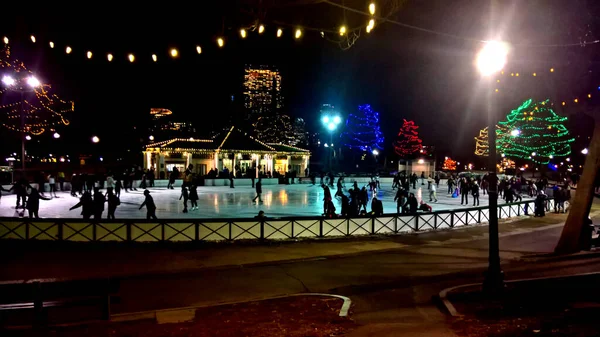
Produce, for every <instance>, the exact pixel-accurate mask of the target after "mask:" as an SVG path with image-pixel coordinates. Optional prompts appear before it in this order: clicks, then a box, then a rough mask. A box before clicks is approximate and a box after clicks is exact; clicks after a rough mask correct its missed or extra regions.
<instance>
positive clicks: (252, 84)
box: [243, 65, 283, 124]
mask: <svg viewBox="0 0 600 337" xmlns="http://www.w3.org/2000/svg"><path fill="white" fill-rule="evenodd" d="M243 95H244V108H245V110H246V111H245V117H246V120H248V121H250V122H251V123H252V124H254V123H255V122H256V121H257V120H258V119H259V118H260V117H265V116H272V115H275V114H276V113H277V112H278V111H279V110H280V109H281V108H282V107H283V94H282V90H281V73H280V72H279V70H278V69H277V68H276V67H274V66H266V65H259V66H253V65H246V67H245V73H244V92H243Z"/></svg>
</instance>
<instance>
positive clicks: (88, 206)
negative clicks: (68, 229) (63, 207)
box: [69, 191, 94, 220]
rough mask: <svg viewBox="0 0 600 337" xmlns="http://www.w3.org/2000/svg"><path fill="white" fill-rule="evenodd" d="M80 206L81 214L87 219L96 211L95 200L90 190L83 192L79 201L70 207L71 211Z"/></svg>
mask: <svg viewBox="0 0 600 337" xmlns="http://www.w3.org/2000/svg"><path fill="white" fill-rule="evenodd" d="M78 207H81V215H83V218H84V219H86V220H87V219H89V218H90V217H91V216H92V214H93V213H94V200H92V194H91V193H90V192H89V191H85V192H83V195H82V196H81V198H80V199H79V202H78V203H77V204H76V205H75V206H73V207H71V208H69V211H71V210H74V209H75V208H78Z"/></svg>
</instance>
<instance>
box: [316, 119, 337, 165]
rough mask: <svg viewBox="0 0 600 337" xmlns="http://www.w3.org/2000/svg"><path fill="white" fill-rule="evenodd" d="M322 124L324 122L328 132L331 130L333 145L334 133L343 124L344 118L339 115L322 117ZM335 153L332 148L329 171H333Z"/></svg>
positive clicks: (330, 137) (330, 139) (330, 135)
mask: <svg viewBox="0 0 600 337" xmlns="http://www.w3.org/2000/svg"><path fill="white" fill-rule="evenodd" d="M321 122H323V125H324V126H325V127H326V128H327V130H329V143H333V132H334V131H335V129H336V128H337V126H338V125H339V124H340V123H341V122H342V118H341V117H340V116H338V115H336V116H328V115H325V116H323V117H321ZM332 145H333V144H332ZM333 151H335V150H334V148H333V146H332V147H331V151H329V170H331V157H332V156H333Z"/></svg>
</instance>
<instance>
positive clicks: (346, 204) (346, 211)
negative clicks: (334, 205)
mask: <svg viewBox="0 0 600 337" xmlns="http://www.w3.org/2000/svg"><path fill="white" fill-rule="evenodd" d="M340 203H341V204H342V216H344V217H349V216H351V214H350V199H349V198H348V197H347V196H346V195H345V194H342V195H341V201H340Z"/></svg>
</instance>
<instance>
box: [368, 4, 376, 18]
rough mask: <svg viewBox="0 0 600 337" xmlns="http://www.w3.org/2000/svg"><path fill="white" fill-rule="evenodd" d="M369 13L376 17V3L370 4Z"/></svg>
mask: <svg viewBox="0 0 600 337" xmlns="http://www.w3.org/2000/svg"><path fill="white" fill-rule="evenodd" d="M369 13H371V15H375V3H373V2H371V3H370V4H369Z"/></svg>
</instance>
